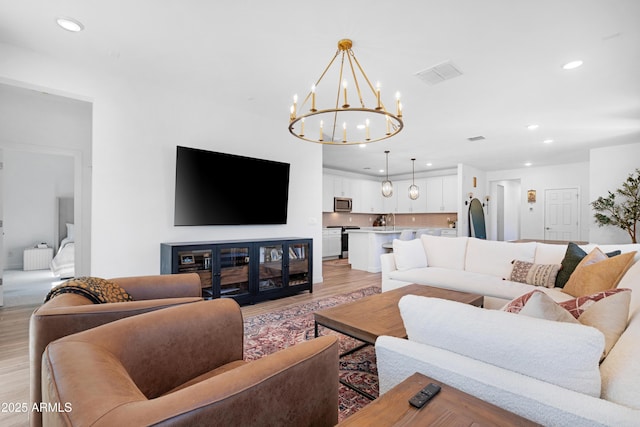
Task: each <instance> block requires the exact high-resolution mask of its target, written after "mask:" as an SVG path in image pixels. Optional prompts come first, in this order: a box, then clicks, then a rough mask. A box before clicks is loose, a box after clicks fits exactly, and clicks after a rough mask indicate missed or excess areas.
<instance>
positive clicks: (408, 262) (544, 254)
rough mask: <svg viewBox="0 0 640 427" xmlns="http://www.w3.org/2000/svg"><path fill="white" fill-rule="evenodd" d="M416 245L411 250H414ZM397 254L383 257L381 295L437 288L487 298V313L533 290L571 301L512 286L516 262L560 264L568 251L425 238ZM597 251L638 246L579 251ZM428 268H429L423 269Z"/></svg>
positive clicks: (549, 246) (524, 286)
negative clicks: (411, 288) (413, 286)
mask: <svg viewBox="0 0 640 427" xmlns="http://www.w3.org/2000/svg"><path fill="white" fill-rule="evenodd" d="M414 243H415V245H414V246H413V247H411V245H412V244H414ZM396 244H398V245H401V246H394V252H391V253H385V254H382V255H381V256H380V262H381V267H382V292H385V291H388V290H391V289H396V288H399V287H401V286H405V285H408V284H410V283H418V284H421V285H429V286H436V287H439V288H445V289H453V290H456V291H463V292H471V293H476V294H480V295H484V297H485V299H484V307H485V308H500V307H502V306H503V305H504V304H506V303H507V302H509V301H511V300H512V299H514V298H516V297H518V296H520V295H523V294H525V293H527V292H530V291H531V290H533V289H540V290H543V291H544V292H545V293H547V294H549V295H550V296H551V297H552V298H553V299H554V300H556V301H563V300H568V299H571V298H572V297H571V296H570V295H566V294H565V293H563V292H562V290H561V289H560V288H544V289H541V288H540V287H536V286H533V285H528V284H526V283H518V282H512V281H510V280H505V279H508V278H509V276H510V274H511V269H512V266H513V265H512V263H511V262H512V261H513V260H521V261H529V262H533V263H536V264H560V263H561V262H562V259H563V258H564V255H565V252H566V249H567V246H566V245H557V244H549V243H539V242H527V243H511V242H498V241H493V240H482V239H476V238H472V237H440V236H430V235H423V236H421V237H420V239H414V240H413V241H411V242H397V241H394V245H396ZM596 246H597V247H599V248H600V249H602V250H603V251H604V252H610V251H613V250H621V251H622V253H625V252H631V251H637V252H638V253H637V254H636V256H635V260H636V261H637V260H638V259H640V244H626V245H596V244H588V245H580V247H581V248H582V249H583V250H584V251H585V252H587V253H588V252H590V251H591V250H592V249H593V248H595V247H596ZM417 248H419V249H422V250H423V251H424V253H423V256H424V259H419V258H415V257H412V256H411V254H410V253H407V252H408V251H413V250H415V249H417ZM425 264H426V265H425Z"/></svg>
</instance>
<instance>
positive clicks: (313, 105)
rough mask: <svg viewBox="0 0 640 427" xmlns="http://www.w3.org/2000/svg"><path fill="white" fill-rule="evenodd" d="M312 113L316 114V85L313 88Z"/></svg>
mask: <svg viewBox="0 0 640 427" xmlns="http://www.w3.org/2000/svg"><path fill="white" fill-rule="evenodd" d="M311 111H312V112H314V113H315V112H316V111H318V110H316V85H313V86H311Z"/></svg>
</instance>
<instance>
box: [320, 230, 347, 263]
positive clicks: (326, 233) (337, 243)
mask: <svg viewBox="0 0 640 427" xmlns="http://www.w3.org/2000/svg"><path fill="white" fill-rule="evenodd" d="M340 255H342V229H341V228H325V229H323V230H322V258H328V257H339V256H340Z"/></svg>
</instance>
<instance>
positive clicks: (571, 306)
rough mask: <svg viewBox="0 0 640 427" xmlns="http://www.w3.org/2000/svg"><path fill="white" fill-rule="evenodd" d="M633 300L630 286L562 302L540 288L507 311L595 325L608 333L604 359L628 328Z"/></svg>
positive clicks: (513, 303)
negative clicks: (630, 303)
mask: <svg viewBox="0 0 640 427" xmlns="http://www.w3.org/2000/svg"><path fill="white" fill-rule="evenodd" d="M630 300H631V290H630V289H610V290H606V291H603V292H597V293H595V294H592V295H587V296H582V297H578V298H575V299H571V300H568V301H564V302H559V303H557V302H555V301H553V299H552V298H551V297H549V296H548V295H546V294H544V293H543V292H540V291H537V290H536V291H532V292H529V293H528V294H525V295H522V296H520V297H518V298H516V299H514V300H513V301H511V302H510V303H509V304H507V306H506V307H505V308H504V311H507V312H509V313H516V314H522V315H525V316H530V317H537V318H540V319H547V320H555V321H559V322H569V323H576V322H579V323H582V324H583V325H586V326H592V327H594V328H596V329H598V330H599V331H600V332H602V333H603V334H604V338H605V348H604V352H603V354H602V356H603V358H604V357H606V356H607V354H608V353H609V351H610V350H611V349H612V348H613V346H614V345H615V344H616V342H617V341H618V338H620V335H622V333H623V332H624V330H625V328H626V327H627V318H628V317H629V301H630Z"/></svg>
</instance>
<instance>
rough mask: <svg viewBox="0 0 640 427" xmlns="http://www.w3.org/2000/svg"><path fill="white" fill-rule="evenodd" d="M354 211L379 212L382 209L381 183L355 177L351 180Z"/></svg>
mask: <svg viewBox="0 0 640 427" xmlns="http://www.w3.org/2000/svg"><path fill="white" fill-rule="evenodd" d="M351 185H352V187H351V189H352V194H353V212H354V213H367V214H370V213H379V212H381V211H382V194H381V192H380V183H378V182H375V181H371V180H368V179H355V180H352V182H351Z"/></svg>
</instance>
